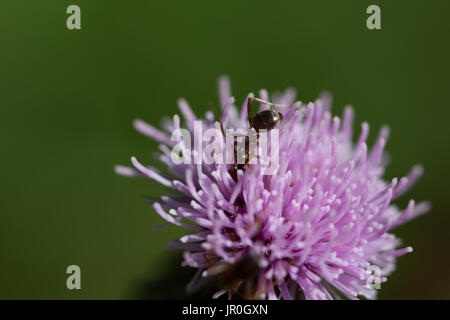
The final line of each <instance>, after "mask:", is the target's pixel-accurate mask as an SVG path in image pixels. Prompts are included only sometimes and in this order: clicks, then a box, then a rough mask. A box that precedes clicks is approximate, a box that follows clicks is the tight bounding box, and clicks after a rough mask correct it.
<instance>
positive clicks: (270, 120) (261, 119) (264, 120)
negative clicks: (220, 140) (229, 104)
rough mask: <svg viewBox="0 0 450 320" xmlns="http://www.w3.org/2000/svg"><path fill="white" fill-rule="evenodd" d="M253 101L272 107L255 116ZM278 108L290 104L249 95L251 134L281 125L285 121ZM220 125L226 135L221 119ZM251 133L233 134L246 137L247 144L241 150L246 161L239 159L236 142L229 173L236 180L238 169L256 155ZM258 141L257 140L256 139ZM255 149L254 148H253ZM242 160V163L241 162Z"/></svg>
mask: <svg viewBox="0 0 450 320" xmlns="http://www.w3.org/2000/svg"><path fill="white" fill-rule="evenodd" d="M252 101H257V102H259V103H262V104H266V105H269V106H270V109H266V110H262V111H259V112H258V113H257V114H256V115H255V116H254V117H253V113H252ZM276 107H277V108H288V107H290V105H282V104H274V103H271V102H268V101H265V100H262V99H258V98H253V97H249V98H248V99H247V115H248V123H249V126H250V128H249V129H248V132H249V135H253V136H254V135H256V137H258V134H259V131H260V130H267V131H270V130H272V129H275V128H276V127H278V126H279V124H280V123H281V122H282V121H283V115H282V114H281V113H280V112H278V111H277V110H276ZM220 127H221V130H222V134H223V136H224V137H226V134H225V130H224V128H223V124H222V121H220ZM252 129H253V130H252ZM249 135H240V134H233V136H236V137H244V139H245V144H244V148H245V149H244V150H240V151H242V152H240V154H243V155H244V161H238V154H239V152H236V151H237V150H236V143H234V151H235V152H234V161H233V164H232V165H231V167H230V169H229V171H228V172H229V173H230V175H231V177H232V178H233V180H234V181H237V171H238V170H244V169H245V167H246V166H248V165H249V162H250V160H251V159H252V157H253V156H254V152H255V150H251V149H250V139H249ZM256 142H257V140H256ZM253 149H254V148H253ZM239 162H241V163H239Z"/></svg>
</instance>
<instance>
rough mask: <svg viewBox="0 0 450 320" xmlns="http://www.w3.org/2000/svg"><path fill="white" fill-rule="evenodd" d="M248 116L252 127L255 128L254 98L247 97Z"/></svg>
mask: <svg viewBox="0 0 450 320" xmlns="http://www.w3.org/2000/svg"><path fill="white" fill-rule="evenodd" d="M247 116H248V124H249V125H250V128H253V113H252V98H248V99H247Z"/></svg>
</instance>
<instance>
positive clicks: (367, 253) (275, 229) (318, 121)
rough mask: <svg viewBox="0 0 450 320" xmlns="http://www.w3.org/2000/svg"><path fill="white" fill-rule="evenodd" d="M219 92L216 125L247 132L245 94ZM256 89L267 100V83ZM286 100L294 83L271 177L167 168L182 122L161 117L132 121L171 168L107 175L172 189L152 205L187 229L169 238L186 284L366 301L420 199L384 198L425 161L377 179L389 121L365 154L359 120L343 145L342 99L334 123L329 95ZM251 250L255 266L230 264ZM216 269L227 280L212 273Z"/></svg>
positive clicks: (211, 121)
mask: <svg viewBox="0 0 450 320" xmlns="http://www.w3.org/2000/svg"><path fill="white" fill-rule="evenodd" d="M219 96H220V104H221V106H222V116H221V120H222V122H223V124H224V125H225V127H232V128H242V129H244V130H246V129H248V127H249V125H248V119H247V99H246V100H245V101H244V103H243V105H242V109H241V111H239V110H238V109H237V108H236V107H235V104H234V99H233V98H232V97H231V92H230V85H229V81H228V79H227V78H225V77H222V78H220V79H219ZM248 97H253V94H251V93H250V94H249V95H248ZM259 97H260V98H261V99H264V100H269V97H268V93H267V92H266V91H265V90H261V91H260V92H259ZM294 99H295V92H294V91H293V90H291V89H289V90H287V91H286V92H285V93H284V94H278V95H274V96H273V97H272V101H273V102H275V103H279V104H288V105H292V107H291V108H287V109H283V110H280V112H281V113H282V114H283V119H284V121H283V122H282V123H281V125H280V142H279V155H280V156H279V164H278V166H277V170H276V172H275V173H273V174H272V175H262V174H261V172H260V171H261V165H260V164H255V165H249V166H248V168H246V169H245V170H238V172H237V176H236V179H233V178H232V176H231V175H230V165H227V164H217V163H213V164H205V163H202V164H184V163H182V164H175V163H173V161H171V150H170V148H172V147H174V145H175V144H176V141H172V139H171V135H170V134H171V132H173V130H175V129H177V128H180V118H179V117H178V116H177V115H175V116H174V117H173V120H172V121H169V120H166V121H165V122H164V131H160V130H157V129H155V128H154V127H152V126H150V125H149V124H146V123H144V122H143V121H141V120H136V121H135V122H134V126H135V128H136V129H137V130H138V131H140V132H141V133H143V134H144V135H146V136H148V137H150V138H152V139H154V140H157V141H159V142H160V143H161V144H160V148H159V149H160V153H159V160H160V161H162V162H164V163H165V164H166V165H167V167H168V171H169V174H168V175H165V174H163V173H161V172H159V171H158V170H156V169H155V168H153V167H150V166H144V165H143V164H141V163H140V162H139V161H138V160H137V159H136V158H134V157H133V158H132V159H131V161H132V164H133V166H134V168H129V167H123V166H117V167H116V172H117V173H119V174H122V175H125V176H140V177H144V178H150V179H153V180H156V181H157V182H158V183H160V184H162V185H163V186H165V187H167V188H171V189H173V190H174V191H175V192H176V194H178V195H177V196H162V197H161V199H160V200H158V201H155V202H154V203H153V208H154V210H155V211H156V212H157V213H158V214H159V215H160V216H161V217H162V218H163V219H164V220H166V222H167V224H174V225H177V226H179V227H182V228H186V229H188V230H195V231H194V232H193V233H189V234H187V235H185V236H183V237H181V238H180V239H179V241H176V242H171V243H169V246H172V247H175V248H178V249H181V250H183V251H184V253H183V254H184V263H183V264H184V265H185V266H189V267H192V268H198V272H197V276H196V278H195V279H194V280H193V282H191V283H190V284H189V285H188V289H193V288H194V287H195V286H196V283H198V281H200V280H199V279H202V278H203V279H204V278H213V279H219V280H218V281H217V283H218V284H219V286H221V288H220V289H221V290H220V291H218V292H217V294H215V295H214V297H218V296H220V295H221V294H223V293H228V294H229V296H231V295H232V294H233V293H240V294H242V295H243V296H244V297H245V298H252V299H296V298H306V299H333V298H341V297H342V296H345V297H347V298H351V299H355V298H361V297H366V298H368V299H374V298H376V293H377V290H376V286H374V285H373V284H374V277H378V278H376V279H375V280H378V281H381V282H383V281H386V277H387V276H388V275H389V274H390V273H391V272H392V271H393V270H394V268H395V263H396V258H397V257H398V256H401V255H403V254H405V253H407V252H411V251H412V248H411V247H400V245H401V241H400V240H399V239H398V238H396V237H395V236H394V235H393V234H392V233H391V230H393V229H394V228H395V227H397V226H398V225H401V224H403V223H405V222H407V221H409V220H411V219H412V218H414V217H416V216H418V215H420V214H422V213H424V212H426V211H427V210H428V209H429V208H428V207H429V206H428V204H427V203H419V204H416V203H415V202H414V201H413V200H411V201H410V202H409V204H408V205H407V207H406V208H405V209H402V210H401V209H399V208H397V207H396V206H395V205H392V204H391V202H392V200H393V199H395V198H397V197H399V196H400V195H402V194H403V193H405V192H406V191H407V190H408V189H409V188H410V187H411V186H412V185H413V184H414V183H415V181H416V180H417V178H418V177H419V176H420V175H421V174H422V168H421V167H420V166H415V167H414V168H413V169H412V170H411V171H410V173H409V174H408V175H407V176H406V177H403V178H401V179H397V178H394V179H392V180H391V181H390V182H386V181H384V180H383V179H382V175H383V173H384V166H385V159H384V157H383V149H384V147H385V144H386V140H387V138H388V134H389V130H388V129H387V128H386V127H383V128H382V129H381V130H380V132H379V134H378V138H377V140H376V142H375V145H374V146H373V147H372V148H371V150H370V151H369V150H368V146H367V144H366V139H367V136H368V133H369V125H368V124H367V123H363V124H362V130H361V134H360V136H359V138H358V139H357V142H356V144H353V143H352V120H353V110H352V108H351V107H346V108H345V111H344V114H343V117H342V120H341V119H340V118H339V117H332V116H331V113H330V111H329V109H330V104H331V99H330V98H329V97H328V96H327V95H323V96H321V97H320V98H319V99H317V100H316V101H315V102H311V103H308V104H306V105H304V104H302V103H300V102H296V103H294V101H295V100H294ZM178 104H179V107H180V111H181V113H182V115H183V116H184V119H185V126H186V128H187V129H188V130H189V131H190V132H192V133H193V131H194V125H193V123H194V121H195V120H200V119H198V118H197V117H196V115H194V113H193V111H192V110H191V108H190V107H189V105H188V104H187V102H186V101H185V100H183V99H180V100H179V101H178ZM264 107H265V106H264V105H262V106H261V108H264ZM217 120H218V119H215V117H214V114H213V113H212V112H211V111H208V112H207V113H206V115H205V118H204V119H203V125H204V126H205V127H206V128H217V125H218V123H217ZM206 143H207V142H205V141H203V144H206ZM194 153H195V152H194ZM194 155H195V154H194ZM180 156H181V157H182V158H183V157H192V156H193V154H189V153H187V152H186V153H185V154H181V155H180ZM238 200H239V201H238ZM248 257H253V258H254V261H256V269H254V270H253V271H251V272H250V274H246V275H245V276H243V275H242V273H243V272H244V271H245V270H244V269H245V267H246V266H245V265H242V264H241V265H240V264H239V263H241V262H242V261H247V260H248V259H247V258H248ZM246 259H247V260H246ZM233 266H239V267H238V268H234V269H233ZM236 269H239V270H240V271H241V272H240V273H239V272H237V273H236ZM227 270H228V271H229V273H228V274H227V275H226V277H225V276H224V275H225V272H226V271H227ZM239 270H238V271H239ZM374 270H375V271H377V272H374ZM244 273H245V272H244ZM221 276H222V278H227V280H226V281H220V278H221ZM233 277H234V278H233ZM375 284H377V281H375Z"/></svg>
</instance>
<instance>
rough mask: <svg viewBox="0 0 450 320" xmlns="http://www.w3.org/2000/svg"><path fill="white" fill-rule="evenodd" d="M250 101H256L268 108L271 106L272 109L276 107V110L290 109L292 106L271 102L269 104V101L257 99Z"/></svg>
mask: <svg viewBox="0 0 450 320" xmlns="http://www.w3.org/2000/svg"><path fill="white" fill-rule="evenodd" d="M250 99H252V100H254V101H258V102H259V103H263V104H268V105H269V106H271V107H272V108H273V107H277V108H289V107H291V106H292V105H291V104H276V103H272V102H269V101H266V100H262V99H259V98H254V97H253V98H250Z"/></svg>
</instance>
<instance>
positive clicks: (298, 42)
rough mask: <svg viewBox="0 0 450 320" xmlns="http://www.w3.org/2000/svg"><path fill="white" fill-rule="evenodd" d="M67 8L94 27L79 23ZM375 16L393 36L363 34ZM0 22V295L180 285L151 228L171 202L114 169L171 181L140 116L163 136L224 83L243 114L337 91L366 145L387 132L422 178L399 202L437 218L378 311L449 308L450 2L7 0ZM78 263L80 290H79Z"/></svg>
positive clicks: (418, 238) (162, 234)
mask: <svg viewBox="0 0 450 320" xmlns="http://www.w3.org/2000/svg"><path fill="white" fill-rule="evenodd" d="M70 4H77V5H79V6H80V7H81V15H82V17H81V19H82V29H81V30H74V31H70V30H68V29H67V28H66V18H67V16H68V15H67V14H66V8H67V6H68V5H70ZM370 4H377V5H379V6H380V7H381V18H382V30H374V31H371V30H368V29H367V28H366V25H365V23H366V18H367V17H368V15H367V14H366V8H367V7H368V5H370ZM0 12H1V19H0V30H1V31H0V32H1V33H0V34H1V49H0V67H1V69H0V70H1V71H0V97H1V102H0V110H1V113H0V142H1V144H0V145H1V147H2V151H1V155H2V156H1V171H0V172H1V176H0V178H1V187H0V188H1V189H0V191H1V200H0V237H1V240H0V268H1V270H0V271H1V272H0V298H3V299H19V298H22V299H23V298H25V299H92V298H95V299H109V298H112V299H119V298H120V299H122V298H136V297H138V298H139V297H141V296H142V295H140V293H139V289H136V288H139V287H140V286H142V284H144V283H147V282H152V281H157V279H167V286H171V285H173V281H175V279H176V278H175V277H174V278H173V279H171V277H170V275H168V276H167V274H165V273H164V271H165V270H166V269H167V264H168V263H169V264H173V262H172V261H173V258H172V256H173V255H179V254H180V252H178V251H176V250H174V249H170V248H167V247H166V245H165V243H166V242H167V241H169V240H173V239H175V238H177V237H178V236H179V235H181V234H182V232H183V231H182V230H179V229H177V227H169V228H166V229H163V230H161V231H157V232H152V231H150V228H151V227H152V226H157V225H160V224H161V223H162V219H160V218H159V217H158V216H157V215H156V214H155V213H154V212H153V210H152V209H151V208H150V207H149V206H148V205H147V204H145V203H144V202H143V201H142V200H141V199H140V197H141V195H159V194H162V193H163V190H162V189H161V188H159V187H157V186H156V185H153V184H150V183H149V182H147V181H144V180H139V179H126V178H123V177H119V176H116V175H115V174H114V172H113V167H114V165H115V164H118V163H120V164H126V165H127V164H129V159H130V156H132V155H135V156H137V157H138V158H139V159H140V160H142V161H143V162H144V163H147V164H153V165H156V166H158V167H159V168H162V167H161V166H160V165H159V164H158V163H157V161H156V160H153V159H152V153H153V152H154V151H155V150H156V149H157V144H156V143H154V142H152V141H150V140H148V139H146V138H145V137H143V136H141V135H140V134H138V133H136V132H135V131H134V130H133V128H132V120H133V119H135V118H142V119H144V120H146V121H148V122H149V123H151V124H153V125H155V126H158V124H159V122H160V119H161V118H162V117H163V116H171V115H172V114H174V113H178V109H177V105H176V100H177V98H178V97H185V98H186V99H188V101H189V102H190V103H191V105H192V106H193V107H194V108H195V111H196V112H197V113H198V114H203V113H204V112H205V111H206V110H207V104H208V102H210V101H214V102H217V90H216V80H217V78H218V76H219V75H221V74H228V75H229V76H230V77H231V80H232V86H233V94H234V95H235V96H236V98H237V101H242V99H244V97H245V96H246V94H247V93H248V92H250V91H254V92H256V91H257V90H259V89H260V88H267V89H268V90H269V91H274V90H282V89H284V88H286V87H288V86H292V87H295V88H297V89H298V93H299V98H300V99H301V100H302V101H309V100H312V99H315V98H316V97H317V95H318V94H319V93H320V92H321V91H322V90H328V91H330V92H331V93H332V94H333V96H334V107H333V111H334V112H335V113H336V114H340V113H341V111H342V109H343V107H344V105H345V104H352V105H353V106H355V109H356V122H355V124H356V125H357V128H356V134H359V123H360V122H362V121H364V120H368V121H369V123H370V125H371V129H372V131H371V139H370V142H373V141H374V136H376V131H377V130H378V129H379V127H380V126H381V125H383V124H388V125H389V126H390V127H391V129H392V134H391V138H390V141H389V143H388V146H387V151H388V152H389V154H390V156H391V159H392V160H391V163H390V166H389V167H388V170H387V172H386V176H385V177H386V179H389V180H390V179H391V178H392V177H394V176H402V175H404V174H406V173H407V172H408V171H409V169H410V168H411V166H413V165H414V164H416V163H421V164H423V165H424V167H425V175H424V176H423V177H422V178H421V179H420V180H419V183H418V184H417V185H416V186H415V187H414V188H413V189H412V190H411V191H410V192H408V193H407V194H406V195H405V196H403V197H402V198H401V199H399V200H398V201H397V203H398V204H400V205H401V206H404V205H405V204H406V203H407V201H408V200H409V199H410V198H413V199H416V200H425V199H426V200H429V201H430V202H431V203H432V205H433V210H432V212H431V213H429V214H427V215H425V216H422V217H421V218H419V219H417V220H414V221H412V222H410V223H408V224H407V225H404V226H402V227H400V228H399V229H397V230H396V234H397V235H399V236H400V237H401V238H402V239H404V241H405V244H407V245H412V246H413V247H414V253H412V254H408V255H406V256H403V257H401V258H400V259H399V263H398V269H397V271H396V272H395V273H394V274H393V275H392V276H391V277H390V278H389V281H388V282H387V283H386V284H383V286H382V290H381V293H380V298H382V299H406V298H415V299H419V298H425V299H443V298H447V299H449V298H450V273H449V268H450V258H449V252H450V250H449V244H450V235H449V231H448V228H449V225H450V217H449V212H448V202H447V201H448V200H449V196H448V183H449V181H450V174H449V171H450V170H449V169H448V166H449V160H450V149H449V142H450V125H449V117H450V108H449V107H450V106H449V84H450V62H449V56H450V45H449V28H450V27H449V26H450V25H449V23H448V13H449V12H450V1H445V0H442V1H439V0H435V1H425V0H421V1H410V0H397V1H365V0H353V1H350V0H345V1H335V0H329V1H320V0H319V1H318V0H309V1H272V2H268V1H245V0H241V1H144V0H133V1H124V0H122V1H111V0H109V1H106V0H96V1H92V0H90V1H88V0H73V1H65V0H53V1H47V0H46V1H24V0H14V1H13V0H5V1H2V2H1V3H0ZM239 103H240V102H239ZM176 263H178V262H176ZM70 264H76V265H79V266H80V267H81V270H82V290H78V291H77V290H73V291H69V290H67V288H66V277H67V275H66V273H65V271H66V267H67V266H68V265H70ZM176 266H177V265H175V267H176ZM183 270H185V269H183ZM179 285H180V284H179ZM183 285H184V283H181V285H180V286H179V288H182V287H183ZM137 292H138V293H137ZM156 296H157V293H155V292H153V297H156Z"/></svg>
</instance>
